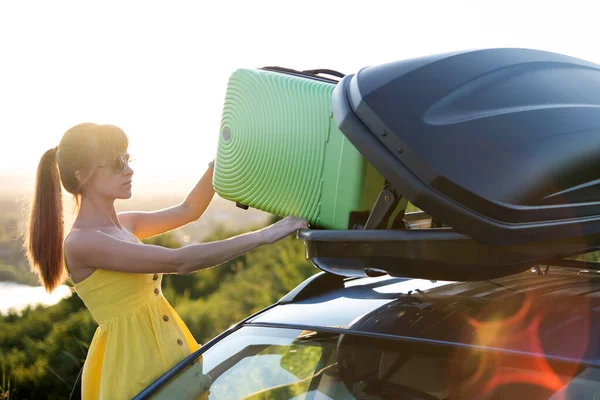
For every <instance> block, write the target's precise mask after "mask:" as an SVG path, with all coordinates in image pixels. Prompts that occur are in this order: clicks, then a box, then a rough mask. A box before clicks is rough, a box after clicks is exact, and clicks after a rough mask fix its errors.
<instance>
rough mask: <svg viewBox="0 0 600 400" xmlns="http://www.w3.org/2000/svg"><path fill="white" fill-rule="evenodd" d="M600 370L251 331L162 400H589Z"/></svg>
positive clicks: (224, 345) (331, 336)
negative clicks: (580, 399)
mask: <svg viewBox="0 0 600 400" xmlns="http://www.w3.org/2000/svg"><path fill="white" fill-rule="evenodd" d="M599 379H600V373H599V370H598V369H597V368H591V367H588V368H582V367H580V366H579V365H575V364H569V363H564V362H562V361H561V362H560V363H557V362H555V361H549V360H544V359H543V358H537V359H536V358H527V357H523V356H517V355H515V354H507V355H506V356H502V355H499V353H498V352H483V351H477V352H474V350H473V349H469V348H456V347H449V346H440V345H433V344H423V343H410V342H402V341H397V340H387V339H380V338H371V337H365V336H354V335H348V334H339V333H326V332H318V331H313V330H299V329H282V328H268V327H250V326H247V327H243V328H241V329H240V330H238V331H236V332H234V333H232V334H231V335H229V336H227V337H225V338H224V339H223V340H221V341H220V342H218V343H217V344H215V345H214V346H213V347H211V348H209V349H208V350H207V351H205V352H204V353H203V354H202V356H200V357H198V358H197V359H196V360H195V362H194V364H192V365H189V366H187V367H186V368H184V369H183V370H182V371H180V372H179V373H178V374H177V375H175V376H174V377H173V378H172V379H171V380H170V381H168V382H167V383H166V384H165V385H164V386H163V387H161V388H160V389H159V390H158V391H157V392H156V393H154V395H153V396H152V397H151V398H152V399H175V398H176V399H210V400H225V399H247V400H259V399H261V400H262V399H294V400H304V399H310V400H313V399H335V400H338V399H339V400H346V399H425V400H434V399H465V398H481V399H506V398H531V399H552V400H554V399H579V398H598V396H600V384H599Z"/></svg>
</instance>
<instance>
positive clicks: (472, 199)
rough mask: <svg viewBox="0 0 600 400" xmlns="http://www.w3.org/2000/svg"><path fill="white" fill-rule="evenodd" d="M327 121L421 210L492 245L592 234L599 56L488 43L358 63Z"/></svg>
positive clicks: (599, 221) (597, 223)
mask: <svg viewBox="0 0 600 400" xmlns="http://www.w3.org/2000/svg"><path fill="white" fill-rule="evenodd" d="M332 106H333V112H334V117H335V120H336V123H337V124H338V126H339V128H340V130H341V131H342V132H343V133H344V135H346V137H347V138H348V139H349V140H350V142H351V143H352V144H353V145H354V146H355V147H356V148H357V149H358V150H359V151H360V152H361V153H362V154H363V156H364V157H365V158H366V159H367V160H368V161H369V162H370V163H371V164H373V165H374V166H375V167H376V168H377V169H378V170H379V171H380V172H381V173H382V175H383V176H384V177H385V178H386V179H387V180H388V181H389V182H390V183H391V184H392V185H393V186H394V187H395V189H396V190H397V191H398V193H399V194H401V195H403V196H405V197H406V198H407V199H408V200H409V201H410V202H411V203H413V204H415V205H416V206H417V207H419V208H421V209H422V210H424V211H426V212H427V213H428V214H430V215H432V216H434V217H435V218H438V219H440V220H442V221H443V222H444V223H446V224H448V225H450V226H452V227H453V228H454V229H456V230H457V231H459V232H462V233H464V234H466V235H468V236H470V237H472V238H474V239H476V240H479V241H481V242H484V243H489V244H495V245H519V244H527V243H532V242H539V241H549V240H560V239H572V238H575V237H582V238H585V237H587V236H591V235H593V234H597V233H599V232H600V66H598V65H596V64H593V63H590V62H587V61H584V60H580V59H576V58H573V57H568V56H565V55H561V54H556V53H550V52H545V51H538V50H529V49H487V50H476V51H467V52H460V53H451V54H442V55H434V56H430V57H424V58H420V59H413V60H405V61H399V62H394V63H389V64H384V65H380V66H374V67H367V68H364V69H362V70H360V71H359V72H358V73H356V74H353V75H348V76H346V77H345V78H343V79H342V80H341V82H340V83H339V84H338V85H337V87H336V89H335V90H334V92H333V97H332Z"/></svg>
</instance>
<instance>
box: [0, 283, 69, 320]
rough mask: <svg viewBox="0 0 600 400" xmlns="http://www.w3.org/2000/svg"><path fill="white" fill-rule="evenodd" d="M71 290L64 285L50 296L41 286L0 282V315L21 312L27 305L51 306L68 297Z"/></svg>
mask: <svg viewBox="0 0 600 400" xmlns="http://www.w3.org/2000/svg"><path fill="white" fill-rule="evenodd" d="M70 294H71V289H70V288H69V287H68V286H66V285H61V286H59V287H57V288H56V289H55V290H54V292H52V294H48V293H46V290H45V289H44V288H43V287H41V286H28V285H23V284H20V283H16V282H0V314H6V313H7V312H8V311H9V309H14V310H16V311H21V310H22V309H24V308H25V307H27V306H28V305H35V304H43V305H47V306H49V305H52V304H56V303H58V302H59V301H60V300H61V299H62V298H64V297H68V296H69V295H70Z"/></svg>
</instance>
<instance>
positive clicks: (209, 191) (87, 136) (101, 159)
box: [26, 123, 307, 400]
mask: <svg viewBox="0 0 600 400" xmlns="http://www.w3.org/2000/svg"><path fill="white" fill-rule="evenodd" d="M127 147H128V139H127V136H126V135H125V133H124V132H123V131H122V130H121V129H119V128H118V127H116V126H112V125H96V124H92V123H85V124H80V125H77V126H74V127H73V128H71V129H69V130H68V131H67V132H66V133H65V134H64V136H63V137H62V139H61V141H60V144H59V145H58V146H57V147H55V148H53V149H50V150H48V151H46V152H45V153H44V155H43V156H42V158H41V160H40V163H39V166H38V171H37V178H36V188H35V195H34V198H33V203H32V209H31V214H30V221H29V231H28V234H27V243H26V244H27V250H28V257H29V261H30V264H31V266H32V268H33V269H34V270H35V271H36V272H37V273H38V274H39V276H40V280H41V282H42V284H43V285H44V286H45V288H46V290H47V291H48V292H51V291H52V290H53V289H54V288H56V287H57V286H58V285H60V284H61V283H62V282H63V281H64V280H65V279H66V276H65V274H68V275H69V277H70V278H71V280H72V281H73V283H74V287H75V290H76V291H77V293H78V295H79V296H80V297H81V299H82V300H83V302H84V303H85V305H86V307H87V308H88V310H89V311H90V313H91V314H92V316H93V317H94V319H95V320H96V321H97V322H98V325H99V326H98V329H97V330H96V332H95V334H94V337H93V339H92V343H91V344H90V347H89V350H88V354H87V358H86V361H85V364H84V368H83V375H82V398H83V399H97V398H101V399H111V400H114V399H125V398H131V397H132V396H134V395H136V394H137V393H138V392H139V391H140V390H142V389H143V388H144V387H146V386H147V385H148V384H149V383H150V382H152V381H153V380H155V379H156V378H157V377H159V376H160V375H162V374H163V373H164V372H166V371H167V370H168V369H169V368H170V367H172V366H173V365H174V364H176V363H177V362H179V361H181V360H182V359H183V358H185V357H186V356H187V355H189V354H190V353H191V352H193V351H195V350H197V348H198V343H196V341H195V340H194V338H193V337H192V335H191V333H190V331H189V330H188V328H187V327H186V326H185V324H184V323H183V321H182V320H181V318H180V317H179V315H178V314H177V313H176V312H175V310H174V309H173V308H172V307H171V306H170V304H169V303H168V302H167V300H166V299H165V298H164V296H163V295H162V292H161V281H162V274H189V273H192V272H195V271H200V270H202V269H205V268H209V267H212V266H215V265H219V264H221V263H223V262H225V261H228V260H230V259H232V258H234V257H237V256H239V255H241V254H243V253H245V252H247V251H249V250H252V249H254V248H256V247H259V246H261V245H263V244H266V243H274V242H276V241H278V240H280V239H282V238H284V237H286V236H288V235H289V234H291V233H293V232H294V231H296V230H298V229H301V228H305V227H307V223H306V221H305V220H303V219H300V218H296V217H287V218H284V219H283V220H281V221H279V222H277V223H276V224H273V225H271V226H268V227H266V228H264V229H261V230H259V231H255V232H250V233H247V234H244V235H240V236H236V237H233V238H231V239H227V240H222V241H218V242H212V243H205V244H197V245H190V246H185V247H183V248H180V249H167V248H163V247H159V246H152V245H145V244H143V243H141V241H140V240H141V239H144V238H147V237H150V236H154V235H157V234H160V233H162V232H166V231H169V230H172V229H175V228H177V227H180V226H182V225H185V224H187V223H189V222H192V221H194V220H196V219H198V218H199V217H200V216H201V215H202V213H203V212H204V210H205V209H206V208H207V207H208V204H209V203H210V201H211V199H212V197H213V195H214V190H213V187H212V173H213V164H212V163H210V164H209V168H208V170H207V171H206V173H205V174H204V176H203V177H202V178H201V179H200V181H199V182H198V184H197V185H196V187H195V188H194V189H193V190H192V191H191V193H190V194H189V195H188V196H187V197H186V199H185V200H184V201H183V202H182V203H181V204H179V205H177V206H174V207H171V208H168V209H164V210H160V211H155V212H127V213H119V214H117V212H116V211H115V207H114V201H115V199H127V198H129V197H131V185H132V176H133V170H132V169H131V167H130V166H129V155H128V154H127ZM61 183H62V186H63V187H64V188H65V190H66V191H67V192H69V193H71V194H73V195H74V196H75V199H76V201H77V204H78V206H79V208H78V212H77V216H76V219H75V221H74V223H73V226H72V229H71V231H70V232H69V234H68V235H67V237H66V238H65V239H64V242H63V216H62V198H61V197H62V195H61Z"/></svg>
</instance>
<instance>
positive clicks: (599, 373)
mask: <svg viewBox="0 0 600 400" xmlns="http://www.w3.org/2000/svg"><path fill="white" fill-rule="evenodd" d="M583 266H584V264H581V267H583ZM586 266H587V267H589V264H587V265H586ZM596 313H600V274H599V273H598V271H594V270H589V269H588V270H586V269H583V268H577V266H576V265H573V266H572V267H559V266H543V267H542V268H535V269H531V270H527V271H525V272H522V273H519V274H515V275H511V276H508V277H502V278H497V279H490V280H484V281H477V282H448V281H430V280H423V279H405V278H394V277H390V276H388V275H384V276H380V277H363V278H342V277H339V276H336V275H332V274H329V273H326V272H321V273H319V274H317V275H314V276H313V277H311V278H309V279H308V280H307V281H305V282H304V283H303V284H301V285H300V286H298V287H297V288H296V289H294V290H293V291H292V292H290V293H289V294H288V295H286V296H285V297H284V298H282V299H281V300H280V301H279V302H278V303H277V304H274V305H273V306H271V307H268V308H266V309H265V310H262V311H261V312H259V313H257V314H255V315H253V316H251V317H249V318H247V319H246V320H244V321H242V322H240V323H239V324H237V325H236V326H234V327H232V328H231V329H229V330H228V331H226V332H224V333H223V334H221V335H220V336H218V337H217V338H215V339H213V340H211V341H210V342H208V343H206V344H205V345H204V346H202V347H201V348H200V349H199V350H198V351H197V352H195V353H194V354H192V355H190V356H189V357H188V358H187V359H185V360H184V361H182V362H181V363H179V364H178V365H177V366H175V367H174V368H173V369H172V370H171V371H169V372H168V373H166V374H165V375H164V376H162V377H161V378H160V379H158V380H157V381H156V382H154V383H153V384H152V385H150V386H149V387H148V388H147V389H146V390H144V391H143V392H142V393H140V394H139V395H138V396H137V397H136V399H147V398H151V399H188V398H203V397H202V394H203V393H204V396H205V397H204V398H208V399H477V398H481V399H511V398H518V399H593V398H598V396H600V369H599V368H598V367H599V366H600V362H599V361H598V360H599V359H600V344H599V343H598V342H597V341H596V338H597V337H599V336H600V322H598V321H600V318H596Z"/></svg>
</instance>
